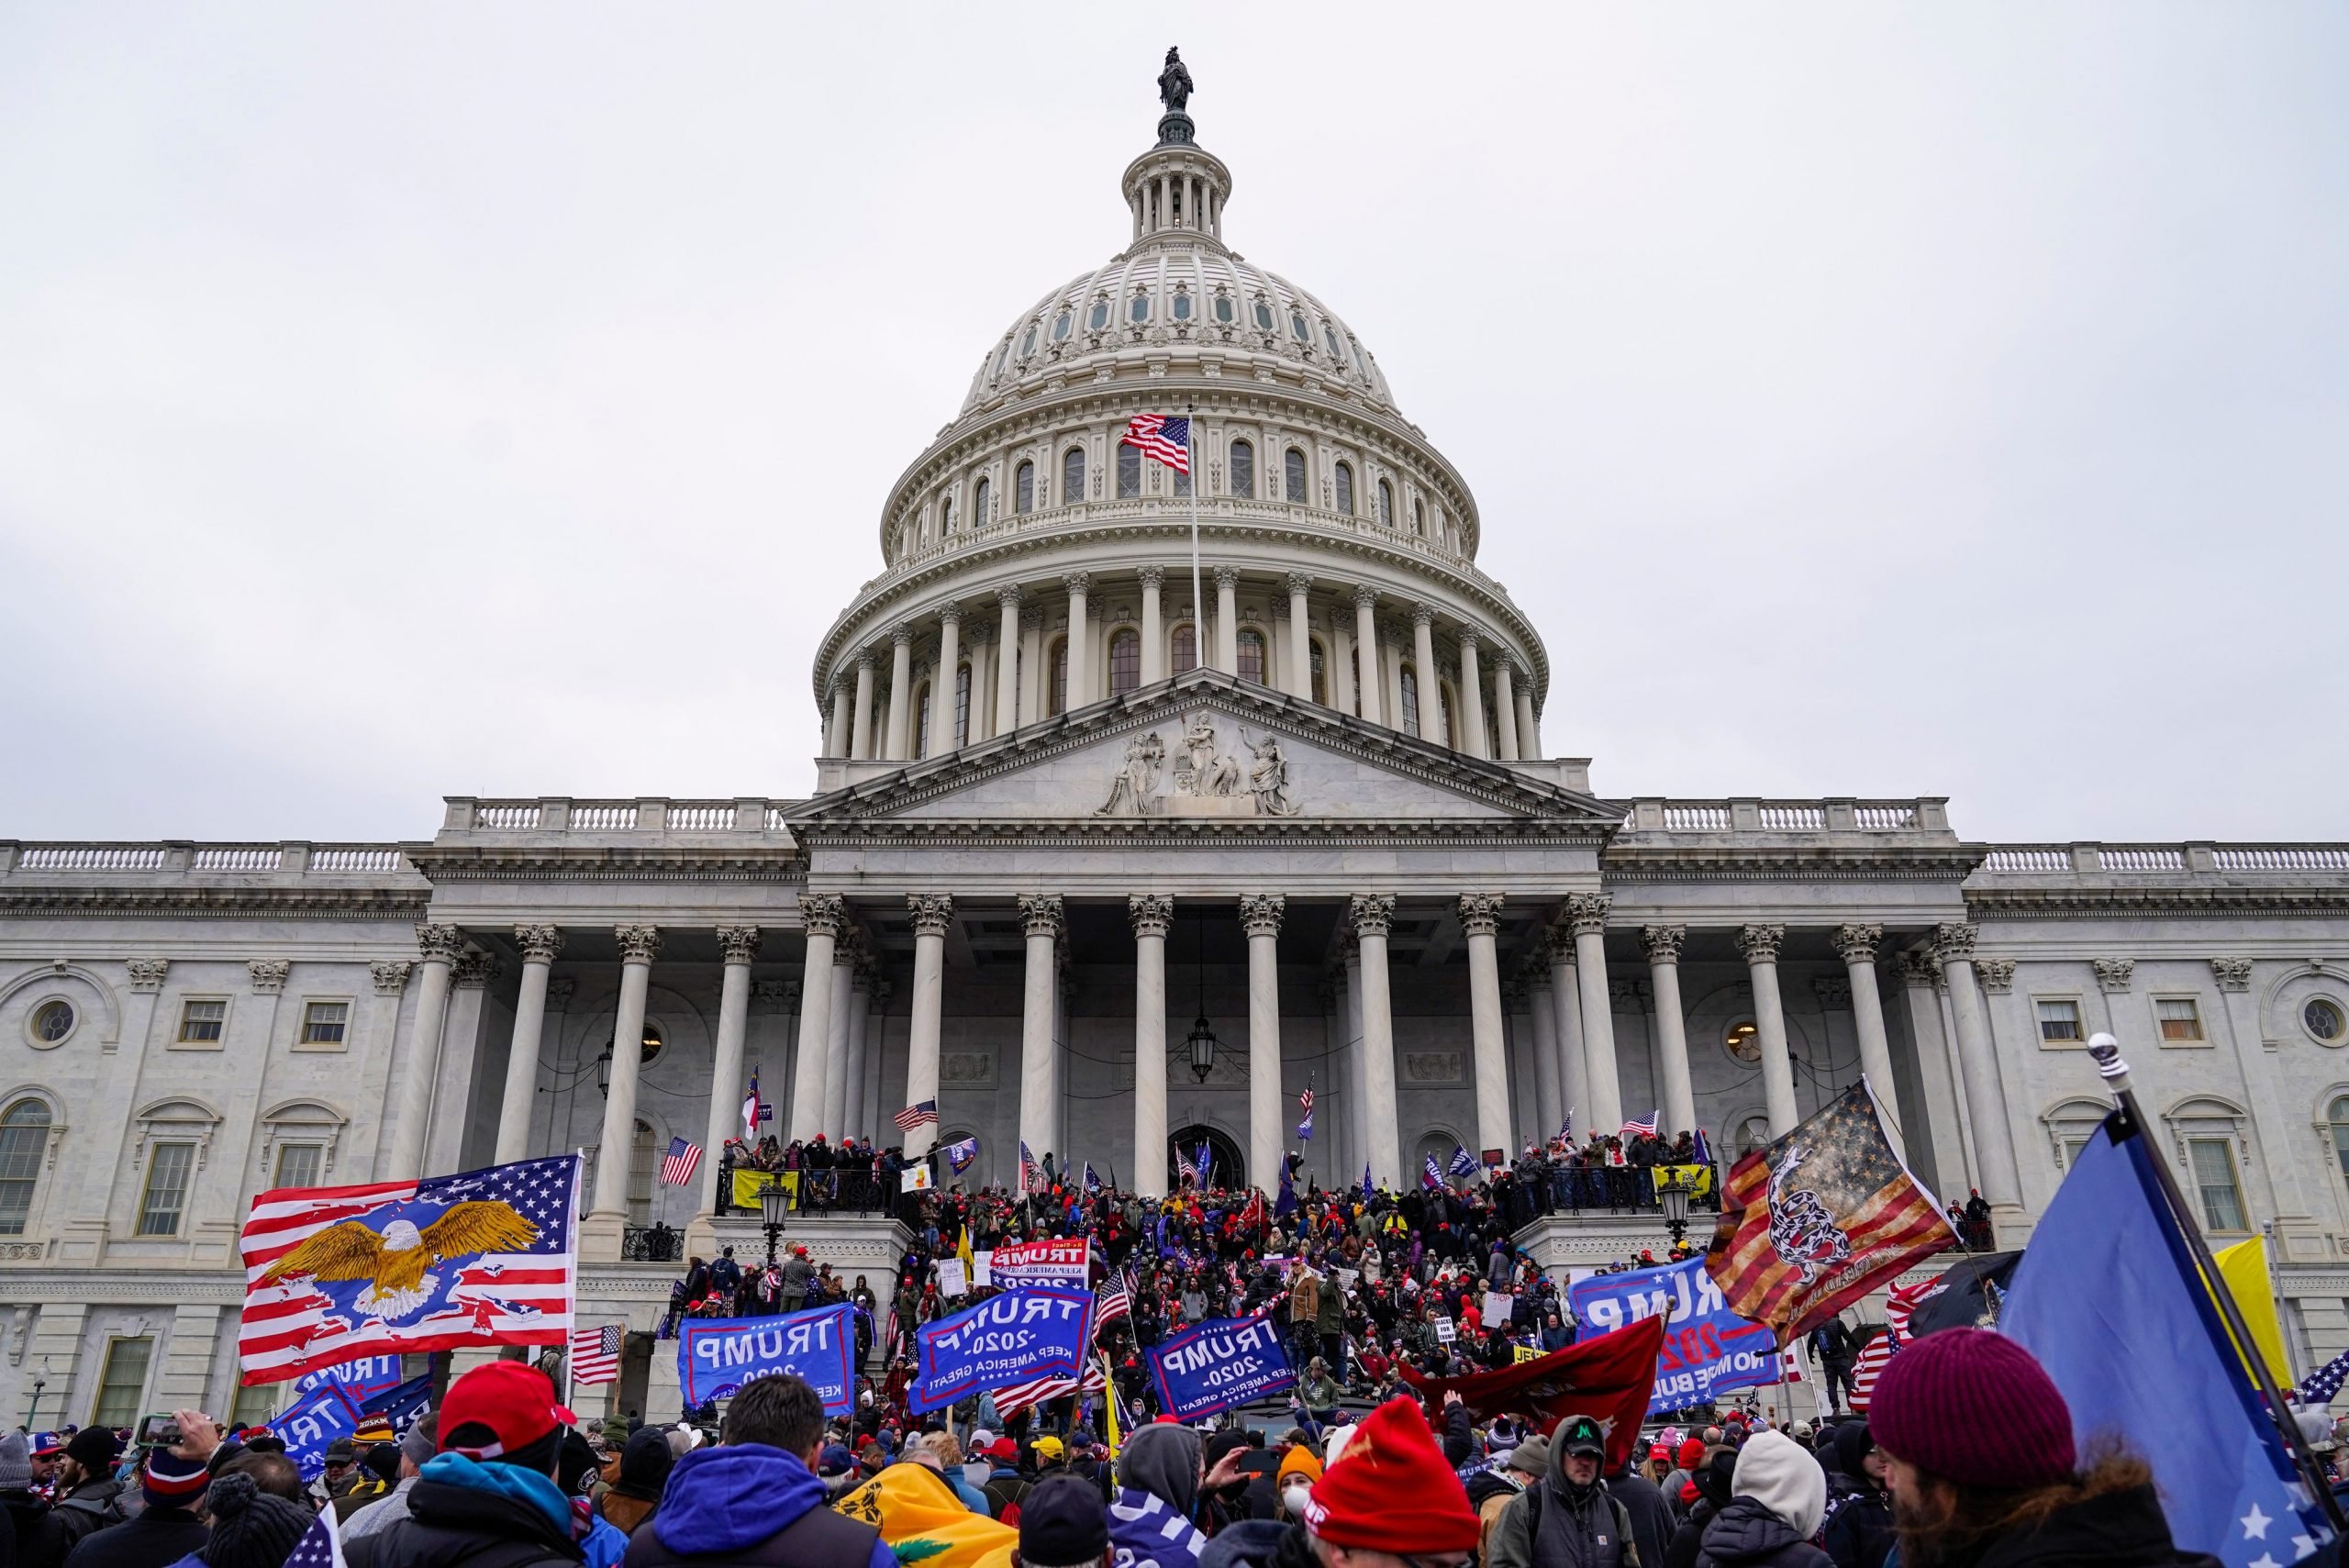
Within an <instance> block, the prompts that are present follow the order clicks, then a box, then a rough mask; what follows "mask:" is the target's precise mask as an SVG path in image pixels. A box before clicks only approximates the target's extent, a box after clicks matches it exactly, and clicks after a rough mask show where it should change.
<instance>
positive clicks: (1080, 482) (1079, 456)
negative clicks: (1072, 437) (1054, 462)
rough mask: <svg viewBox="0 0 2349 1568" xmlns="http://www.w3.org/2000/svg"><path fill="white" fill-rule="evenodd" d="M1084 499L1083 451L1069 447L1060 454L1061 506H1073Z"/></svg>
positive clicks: (1081, 448)
mask: <svg viewBox="0 0 2349 1568" xmlns="http://www.w3.org/2000/svg"><path fill="white" fill-rule="evenodd" d="M1084 499H1085V449H1084V448H1083V447H1071V448H1069V449H1068V450H1066V451H1064V452H1063V453H1062V454H1061V505H1062V506H1075V505H1076V504H1077V503H1078V502H1079V501H1082V500H1084Z"/></svg>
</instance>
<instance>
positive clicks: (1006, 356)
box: [995, 338, 1011, 375]
mask: <svg viewBox="0 0 2349 1568" xmlns="http://www.w3.org/2000/svg"><path fill="white" fill-rule="evenodd" d="M1010 362H1011V339H1008V338H1006V339H1004V340H1003V347H1002V348H1000V349H998V350H996V356H995V373H996V374H997V375H1001V374H1002V373H1003V367H1004V366H1006V365H1008V364H1009V363H1010Z"/></svg>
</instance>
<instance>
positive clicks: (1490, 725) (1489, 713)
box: [1485, 692, 1501, 757]
mask: <svg viewBox="0 0 2349 1568" xmlns="http://www.w3.org/2000/svg"><path fill="white" fill-rule="evenodd" d="M1500 754H1501V709H1500V704H1498V703H1497V702H1495V701H1494V700H1493V694H1492V693H1490V692H1486V694H1485V755H1486V756H1487V757H1497V756H1499V755H1500Z"/></svg>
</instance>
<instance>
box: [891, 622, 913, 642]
mask: <svg viewBox="0 0 2349 1568" xmlns="http://www.w3.org/2000/svg"><path fill="white" fill-rule="evenodd" d="M889 641H890V643H891V645H892V646H894V647H897V648H910V647H912V646H913V641H914V623H913V622H911V621H909V620H901V621H899V622H898V623H897V624H896V625H895V626H893V627H891V628H889Z"/></svg>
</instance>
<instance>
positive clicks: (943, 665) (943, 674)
mask: <svg viewBox="0 0 2349 1568" xmlns="http://www.w3.org/2000/svg"><path fill="white" fill-rule="evenodd" d="M962 634H963V606H960V605H947V606H944V607H942V608H941V609H940V610H939V612H938V673H937V674H935V675H933V676H931V677H930V755H931V756H933V757H942V756H944V755H946V754H947V753H948V752H949V751H953V750H954V749H955V747H956V746H957V745H958V744H959V742H958V741H957V740H956V739H955V736H954V685H955V681H956V679H957V677H958V674H959V672H958V671H957V669H956V668H955V667H956V666H957V665H959V664H960V663H962V662H963V651H962V648H961V647H960V645H959V639H961V637H962ZM975 695H976V694H974V698H975Z"/></svg>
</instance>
